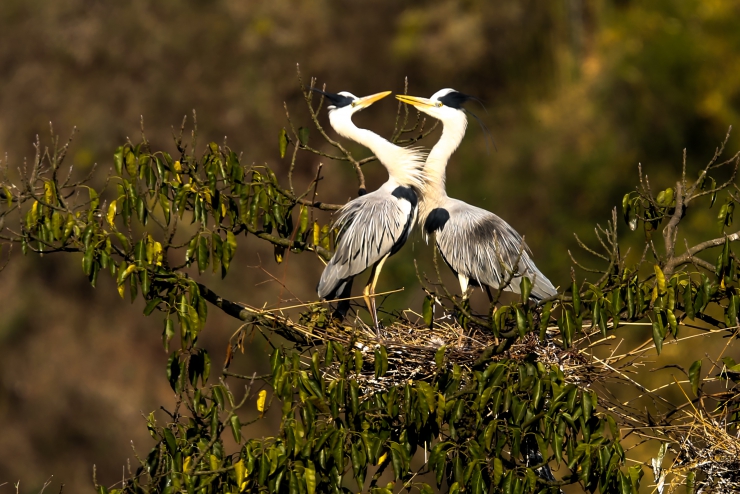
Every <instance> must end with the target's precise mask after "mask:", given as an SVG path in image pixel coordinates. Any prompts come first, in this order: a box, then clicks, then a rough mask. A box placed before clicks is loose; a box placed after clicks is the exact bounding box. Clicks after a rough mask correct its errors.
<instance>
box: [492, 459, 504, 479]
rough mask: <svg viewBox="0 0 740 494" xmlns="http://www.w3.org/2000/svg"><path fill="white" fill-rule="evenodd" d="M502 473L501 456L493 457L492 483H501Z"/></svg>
mask: <svg viewBox="0 0 740 494" xmlns="http://www.w3.org/2000/svg"><path fill="white" fill-rule="evenodd" d="M503 475H504V464H503V462H502V461H501V458H498V457H496V458H494V459H493V485H499V484H500V483H501V478H502V477H503Z"/></svg>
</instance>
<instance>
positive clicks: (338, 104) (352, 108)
mask: <svg viewBox="0 0 740 494" xmlns="http://www.w3.org/2000/svg"><path fill="white" fill-rule="evenodd" d="M311 89H312V90H313V91H316V92H317V93H321V94H323V95H324V97H325V98H326V99H327V100H328V101H329V106H327V109H328V110H329V113H333V112H339V111H341V112H343V113H344V112H346V113H347V114H348V115H352V114H353V113H356V112H358V111H360V110H364V109H365V108H367V107H368V106H370V105H372V104H373V103H375V102H376V101H378V100H380V99H383V98H385V97H386V96H388V95H389V94H391V91H384V92H382V93H375V94H371V95H370V96H362V97H357V96H355V95H354V94H352V93H350V92H348V91H340V92H338V93H328V92H326V91H322V90H321V89H316V88H311Z"/></svg>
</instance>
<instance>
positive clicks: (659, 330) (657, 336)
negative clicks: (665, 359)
mask: <svg viewBox="0 0 740 494" xmlns="http://www.w3.org/2000/svg"><path fill="white" fill-rule="evenodd" d="M662 326H663V322H662V320H661V316H660V314H659V313H657V310H656V314H654V316H653V341H654V342H655V349H656V350H657V351H658V355H660V351H661V350H662V349H663V340H664V339H665V333H664V330H663V327H662Z"/></svg>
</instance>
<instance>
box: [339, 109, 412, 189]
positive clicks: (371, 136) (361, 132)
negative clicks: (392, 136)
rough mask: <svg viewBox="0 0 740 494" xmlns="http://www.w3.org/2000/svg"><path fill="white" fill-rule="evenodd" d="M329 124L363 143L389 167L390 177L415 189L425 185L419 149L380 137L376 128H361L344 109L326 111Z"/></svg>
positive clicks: (342, 133) (341, 134)
mask: <svg viewBox="0 0 740 494" xmlns="http://www.w3.org/2000/svg"><path fill="white" fill-rule="evenodd" d="M329 121H330V122H331V126H332V128H333V129H334V130H335V131H336V132H337V134H339V135H340V136H342V137H345V138H347V139H351V140H353V141H355V142H357V143H359V144H362V145H363V146H365V147H366V148H368V149H369V150H370V151H372V152H373V154H374V155H375V156H376V157H377V158H378V161H380V163H381V164H382V165H383V166H384V167H385V169H386V170H387V171H388V176H389V177H390V180H391V181H393V182H395V183H397V184H398V185H402V186H405V187H414V188H416V189H417V190H419V189H421V188H422V187H423V186H424V182H425V178H424V171H423V169H424V159H425V157H426V156H425V154H424V153H423V152H421V151H420V150H418V149H414V148H403V147H401V146H397V145H395V144H393V143H392V142H390V141H388V140H386V139H384V138H382V137H381V136H379V135H378V134H376V133H375V132H372V131H370V130H367V129H360V128H358V127H357V126H356V125H355V124H354V123H353V122H352V115H351V114H349V113H347V112H343V111H336V110H335V111H332V112H330V113H329Z"/></svg>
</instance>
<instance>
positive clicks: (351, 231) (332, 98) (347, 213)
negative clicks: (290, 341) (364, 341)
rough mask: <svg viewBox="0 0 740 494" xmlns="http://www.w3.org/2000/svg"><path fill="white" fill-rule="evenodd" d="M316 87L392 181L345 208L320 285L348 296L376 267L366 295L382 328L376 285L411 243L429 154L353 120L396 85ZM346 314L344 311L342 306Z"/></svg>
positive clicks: (342, 129)
mask: <svg viewBox="0 0 740 494" xmlns="http://www.w3.org/2000/svg"><path fill="white" fill-rule="evenodd" d="M314 90H315V91H317V92H320V93H322V94H324V96H325V97H326V99H328V100H329V103H330V104H329V106H328V107H327V108H328V110H329V122H330V123H331V126H332V128H333V129H334V130H335V131H336V132H337V134H339V135H340V136H342V137H344V138H347V139H351V140H353V141H355V142H358V143H359V144H362V145H363V146H365V147H367V148H369V149H370V151H372V152H373V153H374V154H375V156H376V157H377V158H378V161H380V163H381V164H382V165H383V166H384V167H385V168H386V170H387V171H388V177H389V178H388V181H387V182H385V183H384V184H383V185H382V186H380V188H379V189H377V190H375V191H373V192H370V193H367V194H364V195H361V196H359V197H357V198H355V199H353V200H351V201H350V202H348V203H347V204H346V205H345V206H344V207H342V209H341V210H340V211H339V217H338V218H337V220H336V222H335V224H334V227H335V228H337V229H338V239H337V245H336V249H335V251H334V255H333V256H332V258H331V260H330V261H329V263H328V264H327V265H326V267H325V268H324V272H323V273H322V274H321V280H320V281H319V285H318V287H317V291H318V294H319V297H320V298H322V299H327V300H332V299H337V298H340V299H342V298H346V297H348V296H349V293H350V290H351V287H352V280H353V278H354V277H355V276H357V275H359V274H360V273H362V272H363V271H365V270H366V269H368V268H371V271H370V278H369V280H368V282H367V285H366V286H365V289H364V290H363V298H364V299H365V303H366V305H367V308H368V311H370V315H371V316H372V318H373V323H374V325H375V329H376V331H379V325H378V314H377V310H376V306H375V285H376V283H377V282H378V276H379V275H380V271H381V269H382V268H383V263H385V261H386V260H387V259H388V257H390V256H392V255H393V254H395V253H396V252H398V250H399V249H400V248H401V247H402V246H403V244H404V243H406V239H407V238H408V236H409V233H410V232H411V230H412V229H413V227H414V225H415V222H416V217H417V205H418V191H419V190H420V189H421V187H422V185H423V183H424V176H423V167H424V160H425V158H426V156H425V155H424V154H423V153H422V152H421V151H419V150H418V149H413V148H404V147H401V146H397V145H395V144H393V143H391V142H389V141H388V140H386V139H384V138H382V137H381V136H379V135H378V134H376V133H375V132H372V131H370V130H367V129H360V128H358V127H357V126H356V125H355V124H354V123H353V122H352V115H354V114H355V113H356V112H358V111H360V110H363V109H365V108H367V107H368V106H370V105H371V104H372V103H374V102H375V101H378V100H379V99H381V98H384V97H385V96H388V95H389V94H390V91H387V92H383V93H377V94H373V95H370V96H365V97H362V98H358V97H357V96H355V95H353V94H351V93H348V92H346V91H342V92H340V93H337V94H333V93H327V92H324V91H320V90H318V89H314ZM345 307H346V306H345ZM344 311H345V312H346V308H345V309H344ZM340 314H341V315H342V316H343V315H344V314H342V313H341V311H340Z"/></svg>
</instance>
